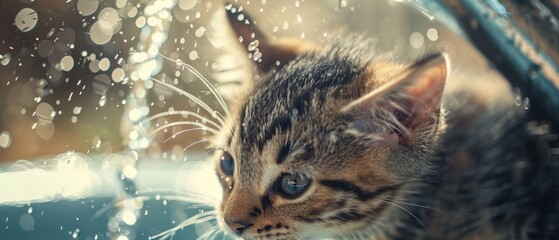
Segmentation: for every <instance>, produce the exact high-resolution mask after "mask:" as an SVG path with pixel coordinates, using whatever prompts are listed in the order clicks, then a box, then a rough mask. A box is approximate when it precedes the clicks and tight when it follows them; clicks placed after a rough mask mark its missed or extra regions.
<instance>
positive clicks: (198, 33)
mask: <svg viewBox="0 0 559 240" xmlns="http://www.w3.org/2000/svg"><path fill="white" fill-rule="evenodd" d="M204 33H206V28H205V27H203V26H202V27H199V28H198V29H196V32H194V35H196V37H202V36H204Z"/></svg>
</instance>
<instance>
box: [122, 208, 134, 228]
mask: <svg viewBox="0 0 559 240" xmlns="http://www.w3.org/2000/svg"><path fill="white" fill-rule="evenodd" d="M122 221H123V222H124V223H126V224H128V225H134V224H136V221H137V217H136V214H134V213H133V212H132V211H130V210H127V211H125V212H124V213H122Z"/></svg>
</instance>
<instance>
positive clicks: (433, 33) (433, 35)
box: [427, 28, 439, 42]
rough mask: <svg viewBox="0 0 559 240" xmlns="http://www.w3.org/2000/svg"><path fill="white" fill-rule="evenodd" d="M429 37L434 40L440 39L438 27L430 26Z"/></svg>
mask: <svg viewBox="0 0 559 240" xmlns="http://www.w3.org/2000/svg"><path fill="white" fill-rule="evenodd" d="M427 38H429V40H431V41H433V42H434V41H437V40H438V39H439V32H438V31H437V29H435V28H429V30H427Z"/></svg>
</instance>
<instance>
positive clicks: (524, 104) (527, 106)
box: [522, 98, 530, 110]
mask: <svg viewBox="0 0 559 240" xmlns="http://www.w3.org/2000/svg"><path fill="white" fill-rule="evenodd" d="M522 107H524V109H526V110H528V109H530V99H529V98H524V100H522Z"/></svg>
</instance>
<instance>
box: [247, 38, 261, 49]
mask: <svg viewBox="0 0 559 240" xmlns="http://www.w3.org/2000/svg"><path fill="white" fill-rule="evenodd" d="M259 43H260V42H258V40H254V41H253V42H251V43H250V44H249V45H248V50H249V51H254V50H255V49H256V48H257V47H258V44H259Z"/></svg>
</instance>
